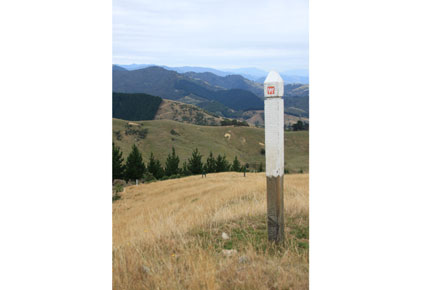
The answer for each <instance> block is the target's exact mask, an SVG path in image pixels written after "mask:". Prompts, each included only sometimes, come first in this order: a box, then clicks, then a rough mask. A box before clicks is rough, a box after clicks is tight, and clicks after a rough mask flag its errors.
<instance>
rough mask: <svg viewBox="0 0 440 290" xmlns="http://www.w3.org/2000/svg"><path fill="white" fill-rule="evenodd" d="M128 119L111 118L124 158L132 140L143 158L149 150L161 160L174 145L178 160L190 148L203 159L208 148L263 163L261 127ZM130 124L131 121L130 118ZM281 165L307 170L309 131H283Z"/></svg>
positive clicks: (219, 152) (114, 134)
mask: <svg viewBox="0 0 440 290" xmlns="http://www.w3.org/2000/svg"><path fill="white" fill-rule="evenodd" d="M129 123H130V122H128V121H124V120H120V119H113V141H114V142H115V144H116V145H117V146H119V147H121V149H122V152H123V157H124V158H126V157H127V155H128V153H129V152H130V150H131V146H132V145H133V144H134V143H135V144H136V145H137V146H138V147H139V150H140V151H141V153H142V155H143V157H144V160H146V159H147V158H148V157H149V155H150V152H153V153H154V155H155V156H156V157H158V158H159V160H160V161H161V163H162V164H164V162H165V160H166V157H167V155H168V154H169V153H170V152H171V147H172V146H174V147H175V148H176V153H177V154H178V155H179V157H180V160H181V162H183V161H184V160H186V159H188V158H189V157H190V155H191V152H192V151H193V150H194V148H196V147H197V148H198V149H199V151H200V152H201V154H202V155H203V162H205V161H206V157H207V156H208V155H209V152H210V151H212V152H213V153H214V154H216V155H218V154H226V157H227V159H228V160H229V162H232V160H233V159H234V157H235V156H237V157H238V159H239V160H240V162H242V163H249V164H251V165H253V166H254V167H257V166H258V164H259V163H260V162H262V163H263V164H264V162H265V156H264V155H263V154H261V150H262V149H264V129H261V128H250V127H229V126H228V127H219V126H198V125H191V124H184V123H180V122H175V121H170V120H155V121H142V122H136V123H135V124H134V125H130V124H129ZM131 124H133V123H132V122H131ZM285 162H286V165H285V167H286V168H287V169H288V170H289V171H290V172H298V171H300V170H303V171H305V172H308V170H309V133H308V132H307V131H301V132H285Z"/></svg>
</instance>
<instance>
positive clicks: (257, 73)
mask: <svg viewBox="0 0 440 290" xmlns="http://www.w3.org/2000/svg"><path fill="white" fill-rule="evenodd" d="M116 66H118V67H119V68H123V69H126V70H138V69H143V68H147V67H152V66H159V67H162V68H165V69H167V70H173V71H175V72H178V73H187V72H195V73H205V72H209V73H213V74H215V75H217V76H221V77H225V76H228V75H241V76H243V77H245V78H246V79H249V80H252V81H255V82H258V83H263V82H264V80H265V78H266V76H267V74H268V72H267V71H264V70H261V69H258V68H252V67H248V68H235V69H225V70H218V69H213V68H208V67H198V66H182V67H169V66H165V65H155V64H128V65H116ZM280 75H281V77H282V78H283V80H284V82H285V83H286V84H287V83H301V84H308V83H309V71H308V70H305V69H298V70H288V71H284V72H281V73H280Z"/></svg>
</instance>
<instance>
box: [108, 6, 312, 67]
mask: <svg viewBox="0 0 440 290" xmlns="http://www.w3.org/2000/svg"><path fill="white" fill-rule="evenodd" d="M308 17H309V11H308V0H285V1H282V0H275V1H273V0H271V1H268V0H264V1H259V0H253V1H248V0H244V1H243V0H235V1H230V0H222V1H218V0H206V1H201V0H181V1H177V0H174V1H171V0H152V1H150V0H113V63H115V64H131V63H138V64H140V63H145V64H160V65H168V66H184V65H191V66H207V67H214V68H220V69H222V68H223V69H224V68H238V67H257V68H261V69H264V70H270V69H275V70H278V71H283V70H290V69H308V64H309V61H308V58H309V35H308V29H309V28H308V27H309V25H308V22H309V19H308Z"/></svg>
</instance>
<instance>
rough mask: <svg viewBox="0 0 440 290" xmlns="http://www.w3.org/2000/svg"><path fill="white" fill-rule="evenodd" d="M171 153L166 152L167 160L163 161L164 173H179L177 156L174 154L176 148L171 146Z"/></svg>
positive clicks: (169, 174)
mask: <svg viewBox="0 0 440 290" xmlns="http://www.w3.org/2000/svg"><path fill="white" fill-rule="evenodd" d="M172 151H173V152H172V153H171V155H170V154H168V158H167V161H166V162H165V175H166V176H171V175H175V174H178V173H179V162H180V160H179V156H177V155H176V150H175V149H174V147H173V148H172Z"/></svg>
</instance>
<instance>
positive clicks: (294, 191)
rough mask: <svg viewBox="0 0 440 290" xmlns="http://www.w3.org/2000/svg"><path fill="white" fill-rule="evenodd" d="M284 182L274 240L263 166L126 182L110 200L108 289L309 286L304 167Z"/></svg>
mask: <svg viewBox="0 0 440 290" xmlns="http://www.w3.org/2000/svg"><path fill="white" fill-rule="evenodd" d="M284 184H285V185H284V202H285V224H286V229H285V232H286V239H285V243H284V244H283V245H279V246H277V245H273V244H271V243H269V242H268V241H267V238H266V235H267V229H266V222H265V215H266V177H265V174H264V173H248V174H247V176H246V178H244V177H243V174H242V173H231V172H228V173H218V174H208V177H207V178H206V179H205V178H203V179H202V178H201V176H200V175H199V176H191V177H187V178H182V179H173V180H167V181H160V182H154V183H150V184H143V185H139V186H131V187H127V188H126V189H125V191H124V192H123V193H121V196H122V199H121V200H119V201H116V202H114V203H113V287H114V289H308V284H309V283H308V261H309V258H308V214H309V201H308V200H309V194H308V192H309V186H308V174H292V175H286V176H285V177H284ZM222 232H226V233H227V234H228V235H229V236H230V239H229V240H223V239H222V238H221V234H222ZM223 249H235V250H237V253H236V254H235V255H232V256H230V257H226V256H225V255H224V254H223V253H222V250H223Z"/></svg>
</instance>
